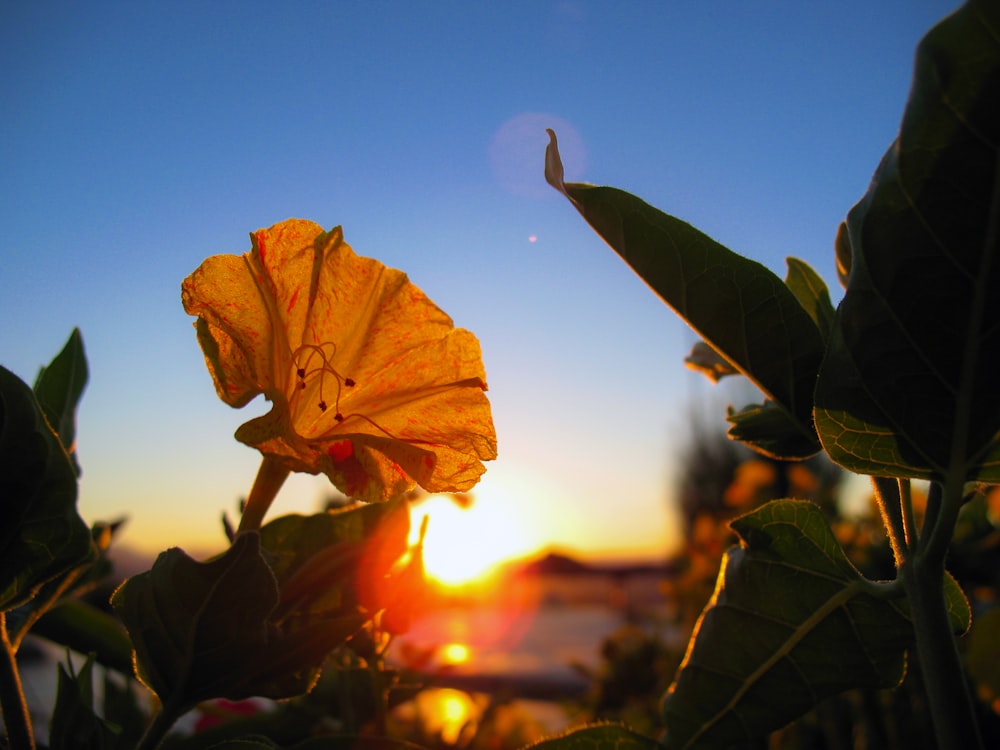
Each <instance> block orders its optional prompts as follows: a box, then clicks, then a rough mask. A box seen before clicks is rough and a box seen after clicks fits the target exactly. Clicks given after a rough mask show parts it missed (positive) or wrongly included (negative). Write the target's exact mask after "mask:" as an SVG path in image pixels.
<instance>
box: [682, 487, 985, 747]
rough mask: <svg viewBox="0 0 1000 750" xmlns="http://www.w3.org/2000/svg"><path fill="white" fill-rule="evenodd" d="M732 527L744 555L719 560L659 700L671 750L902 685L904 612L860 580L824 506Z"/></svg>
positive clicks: (780, 505)
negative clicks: (710, 591) (829, 701)
mask: <svg viewBox="0 0 1000 750" xmlns="http://www.w3.org/2000/svg"><path fill="white" fill-rule="evenodd" d="M732 526H733V529H734V530H735V531H736V532H737V533H738V534H739V535H740V538H741V544H740V546H739V547H734V548H733V549H731V550H730V551H729V552H727V553H726V556H725V558H724V559H723V563H722V568H721V570H720V571H719V578H718V581H717V583H716V589H715V593H714V595H713V597H712V600H711V601H710V602H709V604H708V605H707V606H706V608H705V611H704V612H703V613H702V616H701V618H700V620H699V621H698V624H697V626H696V630H695V637H694V638H693V639H692V641H691V642H690V643H689V645H688V652H687V654H686V655H685V657H684V661H683V662H682V664H681V666H680V669H679V670H678V673H677V676H676V678H675V680H674V683H673V685H671V687H670V689H669V690H668V692H667V695H666V697H665V699H664V718H665V720H666V724H667V732H668V734H667V737H666V746H667V748H717V747H719V748H721V747H728V746H729V745H731V744H735V743H738V742H746V741H749V740H753V739H756V738H759V737H762V736H764V735H766V734H768V733H769V732H771V731H773V730H775V729H778V728H780V727H781V726H783V725H784V724H786V723H788V722H789V721H791V720H792V719H794V718H796V717H797V716H799V715H801V714H802V713H804V712H805V711H807V710H809V709H810V708H812V707H813V706H814V705H815V704H816V703H818V702H819V701H821V700H822V699H823V698H826V697H829V696H832V695H835V694H837V693H840V692H842V691H844V690H847V689H849V688H860V687H871V688H884V687H891V686H894V685H896V684H898V683H899V682H900V680H902V678H903V675H904V671H905V664H906V660H905V652H906V650H907V648H908V647H909V646H910V644H911V642H912V639H913V628H912V625H911V622H910V617H909V607H908V605H907V602H906V600H905V599H903V598H901V591H900V590H897V589H896V588H895V587H888V586H880V585H879V584H874V583H872V582H870V581H867V580H865V579H864V578H862V576H861V575H860V573H858V571H857V570H856V569H855V568H854V566H853V565H852V564H851V563H850V561H849V560H848V559H847V557H846V555H845V554H844V552H843V550H842V549H841V547H840V545H839V544H838V543H837V541H836V539H835V537H834V535H833V532H832V531H831V529H830V527H829V525H828V524H827V521H826V519H825V517H824V516H823V513H822V511H821V510H820V509H819V508H818V507H817V506H815V505H813V504H811V503H807V502H802V501H794V500H778V501H774V502H771V503H768V504H767V505H764V506H762V507H761V508H759V509H757V510H756V511H754V512H752V513H749V514H747V515H745V516H742V517H741V518H738V519H736V520H735V521H733V523H732ZM945 589H946V593H947V596H948V598H949V604H950V605H951V608H952V609H953V626H954V629H955V630H956V631H959V632H960V631H961V630H962V629H963V628H964V627H965V626H966V624H967V618H968V605H967V604H966V603H965V600H964V597H963V596H962V594H961V590H960V589H958V586H957V584H956V583H955V582H954V580H952V579H950V578H948V579H947V580H946V583H945ZM890 597H891V598H890Z"/></svg>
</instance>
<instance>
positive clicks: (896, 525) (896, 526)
mask: <svg viewBox="0 0 1000 750" xmlns="http://www.w3.org/2000/svg"><path fill="white" fill-rule="evenodd" d="M872 485H873V487H874V488H875V500H876V502H877V503H878V507H879V511H881V514H882V523H883V524H885V530H886V533H888V535H889V543H890V544H891V545H892V554H893V557H894V558H895V560H896V569H897V570H898V569H899V568H901V567H902V566H903V564H904V563H906V562H907V561H908V560H909V558H910V549H909V547H908V546H907V543H906V542H907V540H906V527H905V524H904V523H903V510H902V507H901V502H900V496H899V484H898V483H897V482H896V480H895V479H890V478H889V477H872Z"/></svg>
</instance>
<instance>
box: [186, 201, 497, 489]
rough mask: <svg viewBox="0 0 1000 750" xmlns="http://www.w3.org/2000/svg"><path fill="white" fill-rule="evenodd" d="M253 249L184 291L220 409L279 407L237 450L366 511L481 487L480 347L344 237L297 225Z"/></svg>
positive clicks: (253, 423) (203, 273)
mask: <svg viewBox="0 0 1000 750" xmlns="http://www.w3.org/2000/svg"><path fill="white" fill-rule="evenodd" d="M251 239H252V243H253V247H252V249H251V250H250V252H248V253H246V254H245V255H242V256H239V255H216V256H213V257H211V258H208V259H207V260H205V262H204V263H202V264H201V266H200V267H199V268H198V270H196V271H195V272H194V273H193V274H191V275H190V276H189V277H188V278H187V279H185V280H184V283H183V285H182V299H183V302H184V309H185V310H186V311H187V312H188V313H189V314H190V315H196V316H198V320H197V321H196V323H195V327H196V329H197V332H198V341H199V343H200V344H201V348H202V351H203V352H204V354H205V360H206V362H207V363H208V369H209V371H210V372H211V373H212V378H213V380H214V381H215V388H216V391H217V392H218V394H219V397H220V398H222V400H223V401H225V402H226V403H227V404H229V405H230V406H233V407H241V406H244V405H245V404H246V403H248V402H249V401H250V400H251V399H253V398H254V397H255V396H257V394H260V393H263V394H264V396H265V398H267V399H268V400H269V401H270V402H271V403H272V408H271V411H270V412H269V413H267V414H266V415H264V416H262V417H258V418H256V419H252V420H250V421H249V422H247V423H245V424H243V425H242V426H241V427H240V428H239V429H238V430H237V431H236V438H237V439H238V440H240V441H242V442H243V443H246V444H247V445H250V446H252V447H254V448H257V449H258V450H260V451H261V453H263V454H264V458H265V465H267V464H268V463H270V464H272V468H273V467H280V469H284V470H285V471H287V470H291V471H303V472H308V473H310V474H318V473H320V472H322V473H323V474H326V475H327V476H328V477H329V478H330V480H331V481H332V482H333V483H334V484H335V485H336V486H337V487H338V488H339V489H340V490H341V491H342V492H344V493H346V494H347V495H349V496H350V497H352V498H354V499H357V500H364V501H374V500H384V499H386V498H389V497H392V496H394V495H398V494H399V493H401V492H404V491H406V490H408V489H411V488H412V487H413V485H414V484H415V483H417V484H420V486H422V487H423V488H425V489H426V490H428V491H430V492H451V491H463V490H467V489H469V488H470V487H472V486H473V485H474V484H475V483H476V482H477V481H478V479H479V476H480V475H481V474H482V473H483V471H485V469H484V467H483V464H482V462H483V461H485V460H490V459H493V458H495V457H496V434H495V432H494V429H493V421H492V417H491V415H490V405H489V402H488V401H487V399H486V396H485V394H484V391H485V390H486V374H485V371H484V369H483V363H482V355H481V353H480V348H479V342H478V341H477V339H476V337H475V336H474V335H472V334H471V333H470V332H468V331H466V330H464V329H456V328H455V327H454V325H453V323H452V321H451V318H449V317H448V316H447V315H446V314H445V313H444V312H442V311H441V310H440V309H439V308H438V307H437V306H436V305H435V304H434V303H433V302H431V300H430V299H428V298H427V296H426V295H425V294H424V293H423V292H422V291H420V289H418V288H417V287H416V286H414V285H413V284H412V283H411V282H410V281H409V279H408V278H407V277H406V274H404V273H403V272H401V271H397V270H395V269H391V268H386V267H385V266H384V265H382V264H381V263H379V262H378V261H377V260H373V259H371V258H362V257H359V256H357V255H355V253H354V251H353V250H351V248H350V246H348V245H347V243H345V242H344V240H343V235H342V233H341V230H340V227H337V228H335V229H333V230H332V231H330V232H325V231H323V229H322V227H320V226H319V225H317V224H314V223H312V222H309V221H303V220H300V219H289V220H288V221H284V222H282V223H280V224H276V225H274V226H273V227H270V228H269V229H260V230H258V231H257V232H254V233H252V234H251ZM280 469H279V471H280ZM262 472H263V469H262ZM282 479H283V477H282ZM279 485H280V481H279Z"/></svg>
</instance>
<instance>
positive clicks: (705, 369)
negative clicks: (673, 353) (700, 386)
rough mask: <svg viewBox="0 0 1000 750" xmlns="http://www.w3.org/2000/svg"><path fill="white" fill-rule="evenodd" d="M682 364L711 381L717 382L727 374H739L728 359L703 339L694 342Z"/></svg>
mask: <svg viewBox="0 0 1000 750" xmlns="http://www.w3.org/2000/svg"><path fill="white" fill-rule="evenodd" d="M684 364H686V365H687V366H688V367H690V368H691V369H692V370H697V371H698V372H700V373H701V374H702V375H704V376H705V377H706V378H708V379H709V380H711V381H712V382H713V383H718V382H719V381H720V380H722V378H724V377H726V376H727V375H739V374H740V371H739V370H737V369H736V368H735V367H733V366H732V365H731V364H730V363H729V360H728V359H726V358H725V357H723V356H722V355H721V354H719V353H718V352H717V351H715V349H713V348H712V347H711V346H709V345H708V344H706V343H705V342H704V341H697V342H695V344H694V346H692V347H691V353H690V354H688V355H687V356H686V357H685V358H684Z"/></svg>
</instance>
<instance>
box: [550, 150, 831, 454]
mask: <svg viewBox="0 0 1000 750" xmlns="http://www.w3.org/2000/svg"><path fill="white" fill-rule="evenodd" d="M549 133H550V137H551V139H552V142H551V143H550V144H549V147H548V149H547V150H546V169H545V176H546V179H547V180H548V181H549V183H550V184H552V185H553V186H554V187H555V188H556V189H557V190H559V191H560V192H562V193H563V194H564V195H566V197H567V198H569V200H570V202H571V203H572V204H573V205H574V206H575V207H576V209H577V210H578V211H579V212H580V214H581V215H582V216H583V217H584V218H585V219H586V220H587V222H588V223H589V224H590V225H591V226H592V227H593V228H594V229H595V230H596V231H597V233H598V234H599V235H601V237H602V238H603V239H604V240H605V242H607V243H608V244H609V245H610V246H611V248H612V249H613V250H615V252H617V253H618V254H619V255H620V256H621V257H622V258H623V259H624V260H625V261H626V262H627V263H628V264H629V265H630V266H631V267H632V269H633V270H634V271H635V272H636V273H638V274H639V276H640V277H642V279H643V280H644V281H645V282H646V283H647V284H648V285H649V286H650V287H651V288H652V289H653V291H654V292H656V293H657V294H658V295H659V296H660V298H661V299H663V301H664V302H666V303H667V304H668V305H669V306H670V307H671V308H673V309H674V311H675V312H677V314H678V315H680V316H681V317H682V318H684V320H686V321H687V323H688V324H689V325H690V326H691V327H692V328H694V330H695V331H697V333H698V334H699V335H700V336H701V337H702V338H703V339H704V340H705V341H706V342H707V343H708V344H709V345H710V346H711V347H712V348H713V349H715V350H716V351H717V352H719V353H720V354H721V355H722V356H724V357H725V358H726V359H727V360H728V361H729V362H730V363H731V364H732V365H733V366H734V367H735V368H736V369H738V370H739V371H740V372H742V373H743V374H745V375H747V376H748V377H749V378H750V379H751V380H753V381H754V382H755V383H756V384H757V385H758V386H759V387H760V388H761V390H763V391H764V393H765V394H766V395H767V396H768V397H769V398H770V399H771V400H772V401H774V402H775V404H776V406H777V407H779V408H782V409H785V410H786V411H787V412H788V413H789V419H788V420H787V421H788V424H790V425H793V426H794V428H795V430H796V431H797V432H799V433H800V434H801V436H802V438H801V439H802V440H805V441H811V442H812V444H813V448H812V451H811V453H815V452H817V451H818V450H819V441H818V439H817V438H816V434H815V429H814V427H813V424H812V408H813V389H814V387H815V384H816V373H817V371H818V369H819V364H820V359H821V358H822V356H823V344H822V340H823V337H822V336H821V334H820V331H819V329H818V328H817V326H816V323H815V322H814V321H813V318H811V317H810V315H809V313H807V312H806V310H805V309H804V308H803V307H802V305H801V304H800V303H799V300H798V299H797V298H796V296H795V295H794V294H793V293H792V291H791V290H790V289H789V288H788V287H787V286H786V285H785V283H784V282H783V281H782V280H781V279H780V278H778V276H776V275H775V274H774V273H772V272H771V271H770V270H768V269H767V268H766V267H764V266H763V265H761V264H760V263H757V262H756V261H753V260H750V259H748V258H744V257H743V256H741V255H737V254H736V253H734V252H733V251H731V250H729V249H728V248H726V247H724V246H722V245H720V244H719V243H718V242H716V241H715V240H713V239H712V238H711V237H709V236H708V235H706V234H704V233H703V232H700V231H699V230H697V229H695V228H694V227H693V226H691V225H690V224H687V223H686V222H684V221H681V220H680V219H677V218H675V217H673V216H669V215H667V214H665V213H663V212H662V211H659V210H658V209H656V208H654V207H652V206H650V205H649V204H647V203H645V202H643V201H642V200H640V199H639V198H637V197H635V196H634V195H631V194H629V193H626V192H624V191H622V190H618V189H616V188H611V187H598V186H595V185H585V184H582V183H564V182H563V179H562V171H563V170H562V163H561V161H560V160H559V151H558V148H557V145H556V141H555V135H554V134H552V132H551V131H549Z"/></svg>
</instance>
